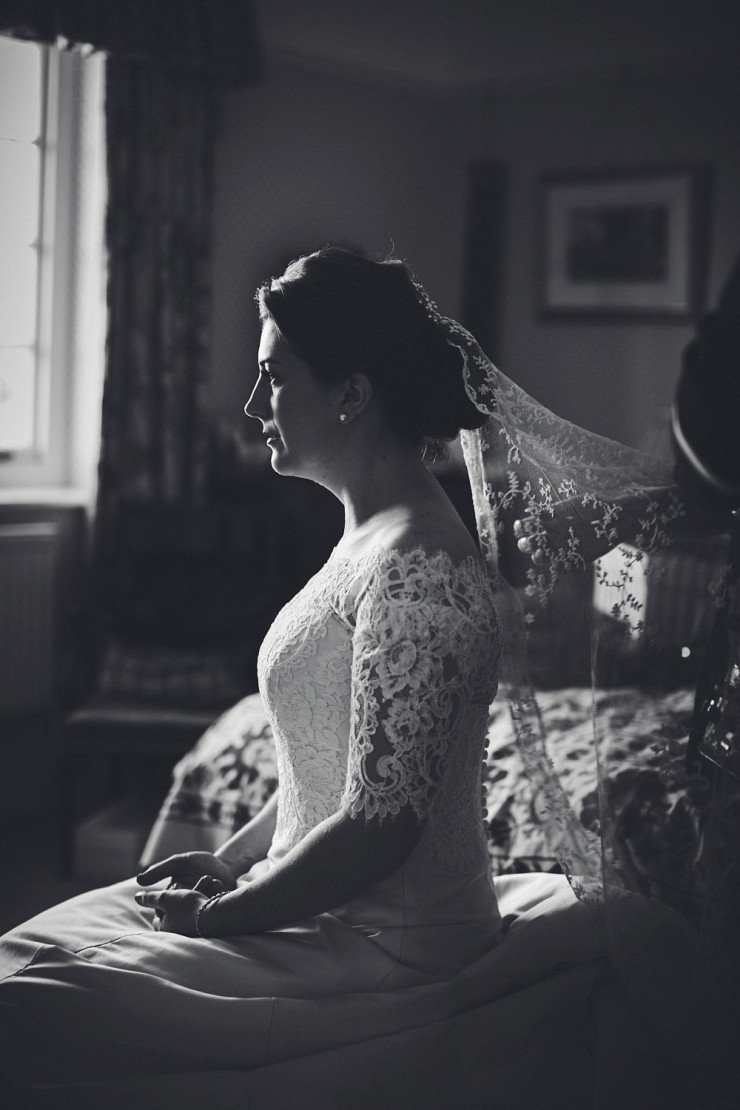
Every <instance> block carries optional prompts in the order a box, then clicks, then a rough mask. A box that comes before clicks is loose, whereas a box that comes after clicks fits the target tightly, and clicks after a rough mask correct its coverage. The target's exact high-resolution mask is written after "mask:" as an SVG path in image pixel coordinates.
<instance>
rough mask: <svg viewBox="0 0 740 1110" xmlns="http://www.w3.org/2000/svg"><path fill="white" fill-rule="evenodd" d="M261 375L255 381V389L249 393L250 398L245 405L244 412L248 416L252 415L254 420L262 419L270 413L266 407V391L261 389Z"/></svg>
mask: <svg viewBox="0 0 740 1110" xmlns="http://www.w3.org/2000/svg"><path fill="white" fill-rule="evenodd" d="M261 381H262V379H261V377H260V378H257V381H256V382H255V383H254V389H253V390H252V392H251V393H250V395H249V400H248V401H247V403H246V405H245V406H244V412H245V413H246V415H247V416H251V417H252V418H253V419H254V420H262V419H264V417H265V416H267V415H269V412H268V410H267V409H266V407H265V397H264V396H262V394H263V392H264V391H261V390H260V384H261Z"/></svg>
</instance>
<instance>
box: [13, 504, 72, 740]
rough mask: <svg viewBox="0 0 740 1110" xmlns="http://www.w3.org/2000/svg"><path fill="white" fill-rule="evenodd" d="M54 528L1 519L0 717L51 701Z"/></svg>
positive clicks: (49, 525)
mask: <svg viewBox="0 0 740 1110" xmlns="http://www.w3.org/2000/svg"><path fill="white" fill-rule="evenodd" d="M57 533H58V526H57V525H56V524H52V523H48V524H47V523H40V524H0V718H1V717H3V716H6V715H8V714H15V713H21V712H24V711H28V710H36V709H43V708H44V707H46V706H48V704H49V703H50V701H51V696H52V688H53V663H54V602H55V589H54V586H55V563H56V550H57Z"/></svg>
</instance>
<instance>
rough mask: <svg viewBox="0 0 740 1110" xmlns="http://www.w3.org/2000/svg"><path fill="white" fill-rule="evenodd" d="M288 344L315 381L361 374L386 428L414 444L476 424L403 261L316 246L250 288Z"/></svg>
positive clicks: (454, 355)
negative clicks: (279, 273)
mask: <svg viewBox="0 0 740 1110" xmlns="http://www.w3.org/2000/svg"><path fill="white" fill-rule="evenodd" d="M257 301H258V303H259V307H260V316H261V317H262V318H263V319H264V318H266V317H267V316H270V317H272V319H273V320H274V321H275V324H276V325H277V327H278V329H279V331H280V333H281V334H282V336H283V337H284V339H285V341H286V342H287V344H288V345H289V347H290V348H291V350H292V351H293V352H294V354H296V355H297V356H298V357H299V358H301V359H303V361H304V362H306V363H307V364H308V365H309V366H310V368H311V370H312V372H313V373H314V375H315V376H316V377H317V378H318V379H319V380H320V381H324V382H339V381H342V380H343V379H344V378H346V377H347V376H348V375H349V374H351V373H353V372H356V371H361V372H362V373H364V374H366V375H367V376H368V378H369V379H370V381H371V382H372V385H373V389H374V390H375V393H376V395H377V397H378V401H379V403H380V405H381V407H382V409H383V412H384V414H385V416H386V419H387V420H388V421H389V423H390V424H391V426H392V427H394V428H395V430H396V431H397V432H398V433H399V434H400V435H402V436H404V437H405V438H408V439H411V440H413V441H416V442H419V443H426V444H427V445H429V441H432V443H434V442H437V441H439V440H451V439H454V438H455V437H456V436H457V434H458V432H459V431H460V430H461V429H462V428H478V427H481V425H482V424H483V423H484V422H485V419H486V417H485V415H484V414H481V413H480V412H479V411H478V409H477V408H476V407H475V405H474V404H473V403H472V402H471V401H470V399H469V397H468V395H467V393H466V391H465V384H464V381H463V356H462V354H461V351H460V348H459V347H457V346H455V345H454V343H451V342H450V338H449V335H448V333H447V331H446V329H445V327H444V325H443V323H442V322H441V317H439V315H438V314H436V313H435V311H434V308H433V306H432V305H431V302H430V301H429V299H428V298H427V297H426V295H425V294H424V292H423V290H422V289H421V287H420V286H417V285H416V283H415V282H414V279H413V276H412V275H411V272H410V271H409V269H408V267H407V266H406V264H405V263H404V262H401V261H400V260H398V259H387V260H385V261H382V262H376V261H373V260H372V259H368V258H365V257H363V256H361V255H358V254H353V253H352V252H351V251H346V250H342V249H340V248H338V247H325V248H323V249H322V250H319V251H316V252H314V253H313V254H309V255H305V256H304V257H302V258H298V259H296V260H295V261H294V262H291V263H290V265H289V266H288V267H287V269H286V270H285V273H284V274H282V276H281V277H278V278H273V279H272V280H271V281H268V282H266V283H265V284H264V285H262V286H261V287H260V288H259V289H258V290H257Z"/></svg>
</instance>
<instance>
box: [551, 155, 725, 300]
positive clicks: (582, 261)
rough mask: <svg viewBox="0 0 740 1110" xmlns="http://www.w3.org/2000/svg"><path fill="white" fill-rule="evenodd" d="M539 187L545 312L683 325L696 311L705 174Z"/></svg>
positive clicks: (599, 177) (565, 179) (666, 172)
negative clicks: (662, 319)
mask: <svg viewBox="0 0 740 1110" xmlns="http://www.w3.org/2000/svg"><path fill="white" fill-rule="evenodd" d="M541 190H542V197H541V201H542V232H541V235H542V248H541V265H542V293H541V297H542V299H541V307H542V311H543V313H544V314H545V315H552V316H555V315H557V316H561V315H578V316H585V315H588V316H603V317H607V316H634V317H650V316H660V317H666V318H672V319H676V320H680V319H685V318H686V317H688V316H692V315H693V314H694V313H695V312H697V311H698V310H699V307H700V298H701V294H702V286H703V277H704V266H705V261H706V216H707V207H708V205H707V192H708V173H707V170H706V168H704V167H701V166H683V167H676V168H670V169H654V170H635V171H632V172H626V171H625V172H623V171H620V172H614V173H599V174H568V175H565V174H561V175H551V176H547V177H543V178H542V179H541Z"/></svg>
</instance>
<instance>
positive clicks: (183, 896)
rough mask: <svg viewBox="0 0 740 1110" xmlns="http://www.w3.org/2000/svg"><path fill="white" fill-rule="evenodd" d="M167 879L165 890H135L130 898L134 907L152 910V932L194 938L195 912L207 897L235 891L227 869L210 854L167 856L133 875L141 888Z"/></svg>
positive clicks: (196, 916)
mask: <svg viewBox="0 0 740 1110" xmlns="http://www.w3.org/2000/svg"><path fill="white" fill-rule="evenodd" d="M167 878H169V879H170V885H169V887H168V888H167V889H166V890H151V891H139V892H138V893H137V894H136V895H135V896H134V897H135V900H136V902H137V903H138V905H140V906H144V907H146V908H149V909H153V910H154V913H155V920H154V928H155V929H157V930H159V931H161V932H168V933H180V934H181V935H182V936H186V937H195V936H198V930H197V921H198V913H199V912H200V910H201V908H202V907H203V906H204V905H205V903H206V902H207V901H208V899H209V898H212V897H213V896H214V894H222V893H224V892H225V891H228V890H235V889H236V876H235V875H234V873H233V872H232V870H231V868H230V867H228V866H227V864H225V863H224V862H223V860H220V859H219V858H218V856H214V855H212V854H211V853H210V852H184V853H182V854H181V855H176V856H169V857H168V858H167V859H164V860H162V861H161V862H159V863H153V864H152V865H151V867H147V868H146V869H145V870H144V871H142V872H141V874H140V875H137V876H136V879H137V882H139V883H140V884H141V886H151V885H152V884H153V883H158V882H160V881H161V880H162V879H167ZM204 916H205V915H204Z"/></svg>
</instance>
